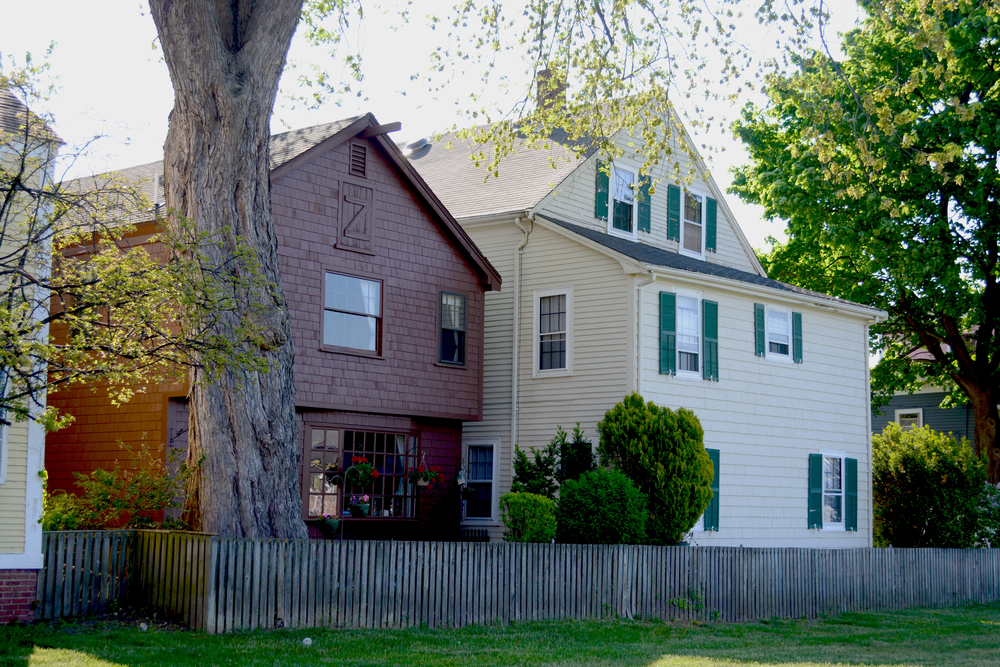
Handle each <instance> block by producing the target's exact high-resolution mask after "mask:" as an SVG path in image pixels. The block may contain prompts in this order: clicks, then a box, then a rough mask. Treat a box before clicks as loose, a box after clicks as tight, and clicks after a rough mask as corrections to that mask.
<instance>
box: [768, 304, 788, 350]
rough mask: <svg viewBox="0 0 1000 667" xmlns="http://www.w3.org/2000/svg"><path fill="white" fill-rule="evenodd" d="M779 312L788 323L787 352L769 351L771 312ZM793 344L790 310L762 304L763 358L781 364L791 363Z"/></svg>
mask: <svg viewBox="0 0 1000 667" xmlns="http://www.w3.org/2000/svg"><path fill="white" fill-rule="evenodd" d="M772 312H773V313H781V314H783V315H784V316H785V321H786V322H787V323H788V354H779V353H777V352H771V313H772ZM793 353H794V344H793V341H792V311H791V310H790V309H788V308H776V307H773V306H770V305H765V306H764V358H765V359H768V360H770V361H777V362H780V363H783V364H790V363H792V355H793Z"/></svg>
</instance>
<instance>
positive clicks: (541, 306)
mask: <svg viewBox="0 0 1000 667" xmlns="http://www.w3.org/2000/svg"><path fill="white" fill-rule="evenodd" d="M538 313H539V318H538V319H539V325H538V333H543V334H545V333H557V332H560V331H566V295H565V294H557V295H555V296H543V297H542V298H540V299H539V300H538Z"/></svg>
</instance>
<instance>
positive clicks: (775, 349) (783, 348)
mask: <svg viewBox="0 0 1000 667" xmlns="http://www.w3.org/2000/svg"><path fill="white" fill-rule="evenodd" d="M767 351H768V352H770V353H771V354H781V355H784V356H786V357H787V356H788V344H787V343H775V342H774V341H773V340H772V341H771V342H770V343H768V346H767Z"/></svg>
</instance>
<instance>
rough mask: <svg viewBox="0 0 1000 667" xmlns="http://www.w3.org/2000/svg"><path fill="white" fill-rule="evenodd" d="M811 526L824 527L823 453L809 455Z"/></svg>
mask: <svg viewBox="0 0 1000 667" xmlns="http://www.w3.org/2000/svg"><path fill="white" fill-rule="evenodd" d="M809 527H810V528H822V527H823V455H822V454H810V455H809Z"/></svg>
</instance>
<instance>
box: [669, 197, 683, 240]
mask: <svg viewBox="0 0 1000 667" xmlns="http://www.w3.org/2000/svg"><path fill="white" fill-rule="evenodd" d="M667 240H668V241H680V240H681V189H680V188H679V187H677V186H676V185H668V186H667Z"/></svg>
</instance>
